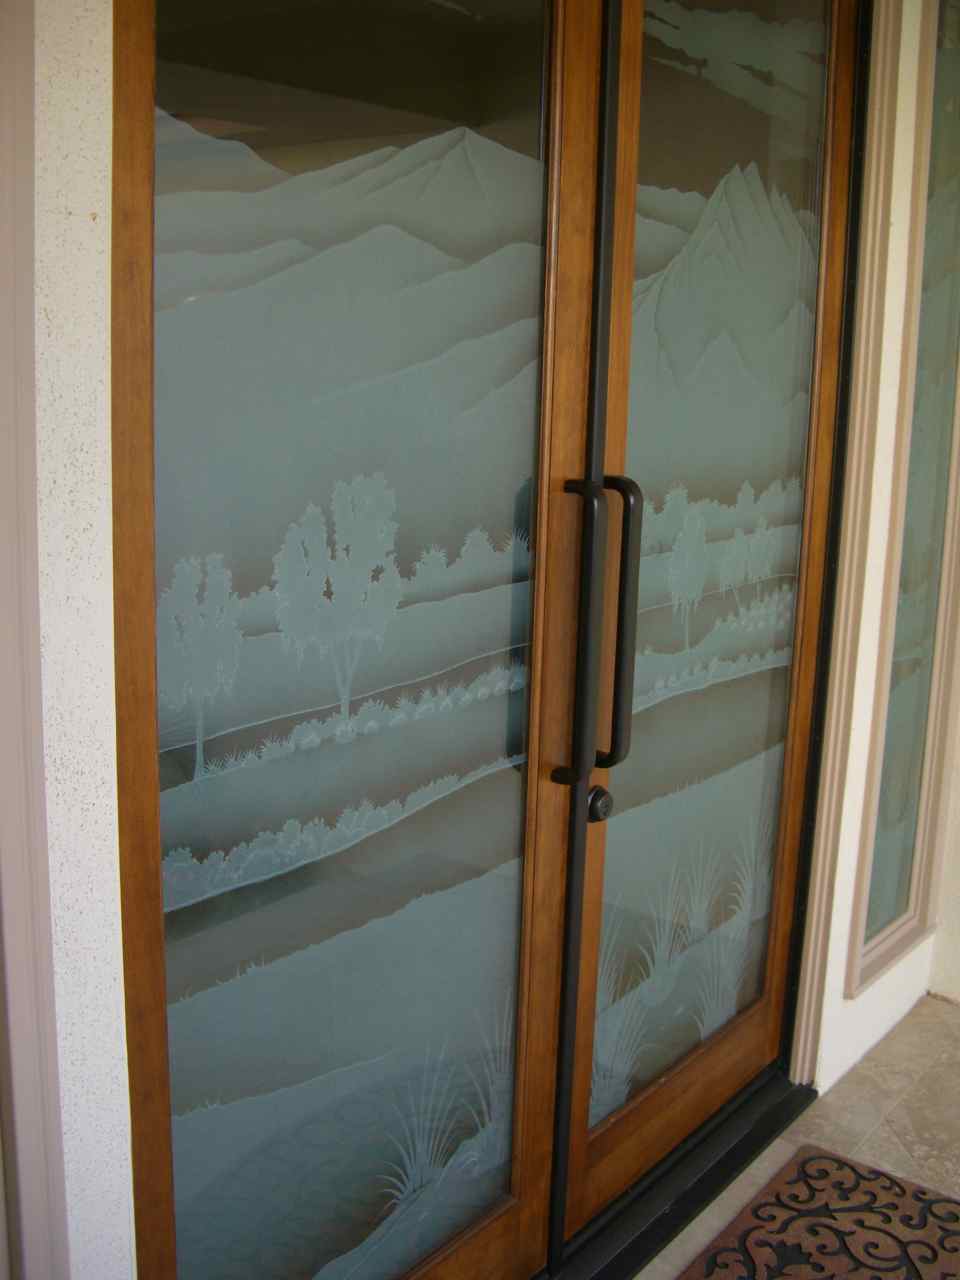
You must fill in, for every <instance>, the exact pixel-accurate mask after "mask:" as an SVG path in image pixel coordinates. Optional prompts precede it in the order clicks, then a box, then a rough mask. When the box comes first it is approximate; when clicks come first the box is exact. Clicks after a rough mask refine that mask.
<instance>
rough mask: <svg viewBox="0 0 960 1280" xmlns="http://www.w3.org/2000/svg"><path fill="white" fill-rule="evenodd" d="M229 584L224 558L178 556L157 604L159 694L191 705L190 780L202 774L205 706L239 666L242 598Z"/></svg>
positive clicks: (179, 705)
mask: <svg viewBox="0 0 960 1280" xmlns="http://www.w3.org/2000/svg"><path fill="white" fill-rule="evenodd" d="M231 585H232V580H231V576H230V571H229V570H228V569H227V568H225V566H224V563H223V557H222V556H207V558H206V560H205V561H204V562H201V561H200V560H198V559H190V560H180V561H179V562H178V563H177V565H176V567H175V569H174V571H173V582H172V584H171V585H170V586H169V587H168V588H167V590H166V591H164V592H162V593H161V595H160V599H159V601H158V602H157V677H158V687H159V690H158V691H159V696H160V698H161V700H162V701H163V702H165V703H166V704H167V705H168V706H170V707H172V708H173V709H174V710H180V709H181V708H183V707H185V706H191V707H192V709H193V718H194V736H195V739H196V757H195V763H194V771H193V776H194V779H197V778H201V777H203V773H204V759H203V743H204V717H205V712H206V705H207V703H208V702H212V701H213V699H214V698H215V697H216V696H217V694H218V693H219V692H220V690H221V689H223V690H229V689H230V688H231V687H232V685H233V681H234V679H235V677H236V674H237V667H238V666H239V664H240V642H241V636H240V628H239V625H238V624H239V618H240V598H239V596H235V595H234V594H233V591H232V590H231Z"/></svg>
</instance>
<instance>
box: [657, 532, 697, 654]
mask: <svg viewBox="0 0 960 1280" xmlns="http://www.w3.org/2000/svg"><path fill="white" fill-rule="evenodd" d="M667 581H668V583H669V586H670V598H671V600H672V601H673V611H674V613H679V614H680V620H681V622H682V623H683V640H684V647H685V648H686V649H687V650H689V648H690V619H691V617H692V615H693V613H694V611H695V609H696V607H697V605H698V604H699V603H700V601H701V599H702V598H703V590H704V587H705V586H706V584H707V527H706V525H705V524H704V521H703V516H702V515H701V514H700V512H699V511H698V510H697V509H696V508H695V507H692V508H690V510H688V511H687V513H686V515H685V516H684V520H683V528H682V529H681V530H680V532H679V533H678V534H677V540H676V542H675V543H674V544H673V550H672V551H671V553H670V560H669V562H668V564H667Z"/></svg>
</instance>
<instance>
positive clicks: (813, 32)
mask: <svg viewBox="0 0 960 1280" xmlns="http://www.w3.org/2000/svg"><path fill="white" fill-rule="evenodd" d="M826 14H827V6H826V5H825V4H823V3H818V2H817V0H784V2H783V3H780V2H778V0H754V2H753V3H748V2H747V0H744V3H743V4H741V5H737V6H731V5H730V4H728V3H726V2H725V0H716V2H715V3H688V2H687V0H683V2H679V0H647V4H646V8H645V31H644V63H643V81H642V85H643V89H642V100H641V111H640V118H641V136H640V140H639V146H640V151H639V156H640V167H639V186H638V189H637V195H636V202H637V203H636V211H637V212H636V261H635V268H634V275H635V280H634V291H633V334H632V348H631V392H630V396H631V399H630V421H629V440H628V446H627V460H626V470H627V473H628V474H629V475H630V476H632V477H633V478H634V479H635V480H636V481H637V483H638V484H639V485H640V486H641V488H642V489H643V491H644V494H645V497H646V510H645V515H644V527H643V543H642V559H641V564H640V600H639V619H638V629H637V653H636V687H635V695H634V707H633V710H634V720H633V749H632V752H631V755H630V757H629V759H628V760H627V761H626V762H625V763H624V764H623V765H621V766H619V767H618V768H617V769H615V770H614V771H613V774H612V780H611V783H610V787H611V790H612V792H613V795H614V800H615V804H616V811H615V814H614V816H613V818H612V819H611V820H610V821H609V823H608V824H607V841H606V867H605V880H604V889H603V897H604V905H603V933H602V940H601V944H600V966H599V986H598V995H597V1009H596V1026H595V1045H594V1064H593V1081H592V1096H591V1107H590V1122H591V1124H597V1123H599V1122H600V1121H601V1120H603V1119H604V1118H605V1117H607V1116H609V1115H610V1114H611V1113H613V1112H615V1111H616V1110H617V1109H618V1108H620V1107H621V1106H622V1105H623V1104H624V1103H625V1102H626V1101H627V1100H628V1099H629V1098H630V1097H631V1096H632V1095H634V1094H635V1093H637V1092H638V1091H639V1090H640V1089H642V1088H643V1087H644V1086H645V1085H646V1084H648V1083H649V1082H651V1081H652V1080H654V1079H655V1078H657V1077H658V1076H659V1075H661V1074H662V1073H663V1072H664V1071H666V1070H668V1069H669V1068H670V1067H671V1066H672V1065H674V1064H675V1063H677V1062H678V1061H679V1060H680V1059H681V1058H683V1057H684V1056H685V1055H686V1054H687V1053H688V1052H689V1051H690V1050H692V1049H694V1048H695V1047H696V1046H697V1045H699V1044H700V1043H701V1042H702V1041H704V1040H707V1039H709V1037H710V1036H712V1035H713V1034H714V1033H715V1032H717V1031H718V1030H719V1029H720V1028H722V1027H723V1026H724V1025H725V1024H726V1023H728V1022H729V1021H730V1020H731V1019H732V1018H733V1017H734V1016H735V1015H736V1013H737V1012H738V1011H740V1010H742V1009H744V1008H746V1007H747V1006H748V1005H749V1004H751V1003H752V1002H753V1001H754V1000H755V999H756V998H757V996H758V994H759V992H760V989H761V986H762V981H763V974H764V966H765V956H766V949H767V936H768V920H769V913H770V905H771V896H772V884H773V879H774V843H775V838H776V832H777V825H778V819H779V807H780V793H781V775H782V766H783V742H784V735H785V726H786V716H787V703H788V690H789V681H790V667H791V661H792V645H793V631H794V605H795V589H796V579H797V567H798V562H799V552H800V528H801V515H802V510H801V508H802V495H803V473H804V458H805V451H806V445H807V435H808V422H809V414H810V386H811V371H812V356H813V337H814V315H815V310H816V289H817V276H818V252H819V246H818V238H819V228H818V215H817V211H818V208H819V189H820V163H821V129H822V118H823V107H824V93H825V66H826V34H827V32H826Z"/></svg>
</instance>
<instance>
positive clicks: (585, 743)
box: [551, 480, 607, 787]
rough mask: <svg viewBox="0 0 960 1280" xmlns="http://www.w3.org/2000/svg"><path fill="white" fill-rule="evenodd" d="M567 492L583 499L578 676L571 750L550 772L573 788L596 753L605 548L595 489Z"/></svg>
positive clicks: (603, 512)
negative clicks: (567, 760) (568, 757)
mask: <svg viewBox="0 0 960 1280" xmlns="http://www.w3.org/2000/svg"><path fill="white" fill-rule="evenodd" d="M564 489H565V490H566V492H567V493H579V494H580V495H581V497H582V498H583V524H582V526H581V534H580V592H579V605H578V617H577V676H576V681H577V683H576V689H575V692H574V701H573V750H572V752H571V761H570V764H569V766H567V765H563V766H560V767H558V768H556V769H554V770H553V773H552V774H551V776H552V778H553V780H554V782H562V783H564V784H565V785H567V786H571V787H573V786H576V784H577V783H578V782H584V781H585V780H586V779H588V778H589V777H590V773H591V771H592V770H593V767H594V761H595V759H596V750H597V689H598V685H599V680H600V647H601V643H602V639H603V634H602V633H603V578H604V573H603V565H604V560H605V559H606V546H607V503H606V499H605V498H604V496H603V490H602V489H601V488H600V486H599V485H592V484H590V483H588V482H584V481H582V480H568V481H567V483H566V484H565V485H564Z"/></svg>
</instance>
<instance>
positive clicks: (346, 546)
mask: <svg viewBox="0 0 960 1280" xmlns="http://www.w3.org/2000/svg"><path fill="white" fill-rule="evenodd" d="M331 509H332V513H333V539H332V546H331V540H330V536H329V534H328V530H327V521H326V517H325V516H324V514H323V511H322V510H321V508H320V507H317V506H314V504H313V503H311V504H310V505H309V506H308V507H307V509H306V511H305V512H304V514H303V516H302V517H301V519H300V521H299V523H297V524H293V525H291V526H290V528H289V529H288V530H287V536H286V538H285V539H284V542H283V547H282V548H281V550H280V551H279V552H278V553H277V555H276V556H275V557H274V561H273V571H274V579H273V580H274V585H275V588H276V597H277V622H278V624H279V626H280V632H281V634H282V636H283V639H284V642H285V643H286V645H288V646H292V647H293V648H294V649H295V650H296V652H297V657H298V659H299V660H300V661H301V662H302V661H303V657H304V654H305V653H306V652H307V650H308V649H309V648H310V647H311V646H312V647H314V648H315V649H317V650H318V651H319V653H320V654H321V656H322V655H324V654H328V655H329V657H330V660H331V662H332V663H333V674H334V680H335V682H336V686H337V694H338V696H339V699H340V715H341V718H342V720H343V725H344V728H346V726H347V725H348V723H349V719H350V696H351V692H352V689H353V680H354V676H355V675H356V672H357V666H358V664H359V662H360V657H361V655H362V653H363V650H364V647H365V646H366V645H367V644H368V643H369V642H373V643H374V644H376V645H377V646H378V648H382V647H383V643H384V639H385V637H386V634H387V630H388V628H389V626H390V623H391V622H392V621H393V619H394V616H395V614H396V612H397V608H398V607H399V604H400V599H401V597H402V594H403V584H402V582H401V578H400V572H399V570H398V568H397V565H396V561H395V559H394V546H395V542H396V536H397V525H396V523H395V521H394V520H393V514H394V511H395V510H396V497H395V495H394V493H393V491H392V490H391V489H388V488H387V482H386V479H385V477H384V476H383V475H382V474H380V473H378V474H376V475H373V476H355V477H354V479H353V480H351V481H350V482H349V484H347V483H345V482H344V481H342V480H341V481H338V483H337V485H336V487H335V488H334V491H333V501H332V503H331Z"/></svg>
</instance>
